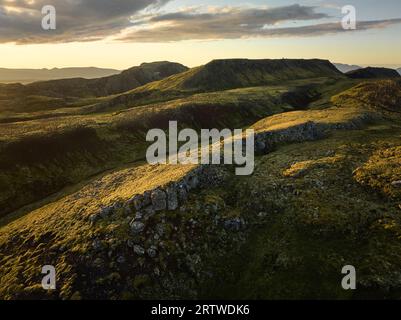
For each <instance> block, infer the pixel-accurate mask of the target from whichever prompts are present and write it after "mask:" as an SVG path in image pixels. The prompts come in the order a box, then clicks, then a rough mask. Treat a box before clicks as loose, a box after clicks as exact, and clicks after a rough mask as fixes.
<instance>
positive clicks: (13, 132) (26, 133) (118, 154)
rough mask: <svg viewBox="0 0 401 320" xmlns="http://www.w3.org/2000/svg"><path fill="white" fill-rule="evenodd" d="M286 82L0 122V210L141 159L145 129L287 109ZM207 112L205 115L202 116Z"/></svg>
mask: <svg viewBox="0 0 401 320" xmlns="http://www.w3.org/2000/svg"><path fill="white" fill-rule="evenodd" d="M285 91H286V88H285V87H281V86H280V87H275V88H265V87H259V88H246V89H237V90H232V91H226V92H218V93H205V94H197V95H194V96H191V97H187V98H183V99H178V100H173V101H170V102H165V103H159V104H151V105H147V106H143V107H137V108H133V109H128V110H124V111H121V112H117V113H113V114H103V115H88V116H74V117H58V118H53V119H40V120H33V121H25V122H20V123H8V124H2V125H0V132H1V139H0V150H1V155H0V186H2V187H3V189H4V191H3V192H2V193H1V196H0V203H1V206H0V208H1V210H0V215H3V214H5V213H6V212H10V211H11V210H14V209H17V208H19V207H20V206H22V205H25V204H28V203H30V202H32V201H36V200H39V199H40V198H42V197H44V196H47V195H49V194H51V193H54V192H56V191H58V190H60V189H61V188H63V187H65V186H67V185H70V184H74V183H77V182H79V181H81V180H83V179H86V178H88V177H90V176H91V175H94V174H97V173H99V172H101V171H104V170H107V169H111V168H115V167H118V166H120V165H122V164H124V163H129V162H133V161H136V160H140V159H143V158H144V154H145V150H146V146H147V144H146V142H145V141H146V139H145V136H146V132H147V130H148V129H149V128H162V129H165V128H167V127H168V121H169V120H178V121H179V123H180V125H181V126H183V127H191V128H195V129H200V128H214V127H216V128H240V127H243V126H247V125H250V124H252V122H254V121H256V120H257V119H260V118H263V117H265V116H267V115H270V114H275V113H279V112H283V111H285V110H290V106H288V105H286V104H285V103H283V102H282V101H281V100H280V95H281V94H282V93H283V92H285ZM212 113H213V114H214V117H213V118H211V117H210V116H209V115H210V114H212Z"/></svg>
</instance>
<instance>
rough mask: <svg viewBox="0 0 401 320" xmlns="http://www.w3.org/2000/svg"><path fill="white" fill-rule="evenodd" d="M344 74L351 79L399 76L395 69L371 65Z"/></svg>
mask: <svg viewBox="0 0 401 320" xmlns="http://www.w3.org/2000/svg"><path fill="white" fill-rule="evenodd" d="M346 75H347V77H349V78H351V79H391V78H400V77H401V76H400V74H399V73H398V72H397V70H394V69H388V68H373V67H368V68H363V69H358V70H353V71H349V72H347V73H346Z"/></svg>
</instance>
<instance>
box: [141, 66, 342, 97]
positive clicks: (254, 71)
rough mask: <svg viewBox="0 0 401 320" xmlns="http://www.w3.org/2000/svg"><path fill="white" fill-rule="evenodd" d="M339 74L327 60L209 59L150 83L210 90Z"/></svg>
mask: <svg viewBox="0 0 401 320" xmlns="http://www.w3.org/2000/svg"><path fill="white" fill-rule="evenodd" d="M342 76H343V74H342V73H341V72H340V71H339V70H338V69H337V68H336V67H335V66H334V65H332V64H331V63H330V62H329V61H327V60H319V59H311V60H304V59H280V60H271V59H265V60H248V59H226V60H213V61H211V62H209V63H208V64H206V65H204V66H200V67H196V68H193V69H190V70H188V71H187V72H184V73H182V74H179V75H175V76H171V77H169V78H166V79H164V80H162V81H160V82H159V83H157V84H151V86H152V88H153V89H160V90H166V89H171V90H189V91H213V90H224V89H234V88H243V87H252V86H262V85H268V84H278V83H280V81H285V80H297V79H307V78H318V77H342ZM143 89H145V90H147V89H149V88H147V87H146V88H143Z"/></svg>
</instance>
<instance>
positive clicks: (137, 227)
mask: <svg viewBox="0 0 401 320" xmlns="http://www.w3.org/2000/svg"><path fill="white" fill-rule="evenodd" d="M130 227H131V230H132V232H133V233H135V234H138V233H141V232H142V231H143V230H144V229H145V225H144V224H143V223H142V222H139V221H135V220H133V221H132V222H131V223H130Z"/></svg>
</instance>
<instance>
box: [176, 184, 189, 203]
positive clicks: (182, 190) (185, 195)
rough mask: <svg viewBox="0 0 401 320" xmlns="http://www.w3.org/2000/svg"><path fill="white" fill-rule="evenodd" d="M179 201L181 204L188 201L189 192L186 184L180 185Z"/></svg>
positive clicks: (178, 191)
mask: <svg viewBox="0 0 401 320" xmlns="http://www.w3.org/2000/svg"><path fill="white" fill-rule="evenodd" d="M177 193H178V200H179V201H180V203H184V202H186V201H187V199H188V192H187V186H186V184H185V183H180V184H179V185H178V190H177Z"/></svg>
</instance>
